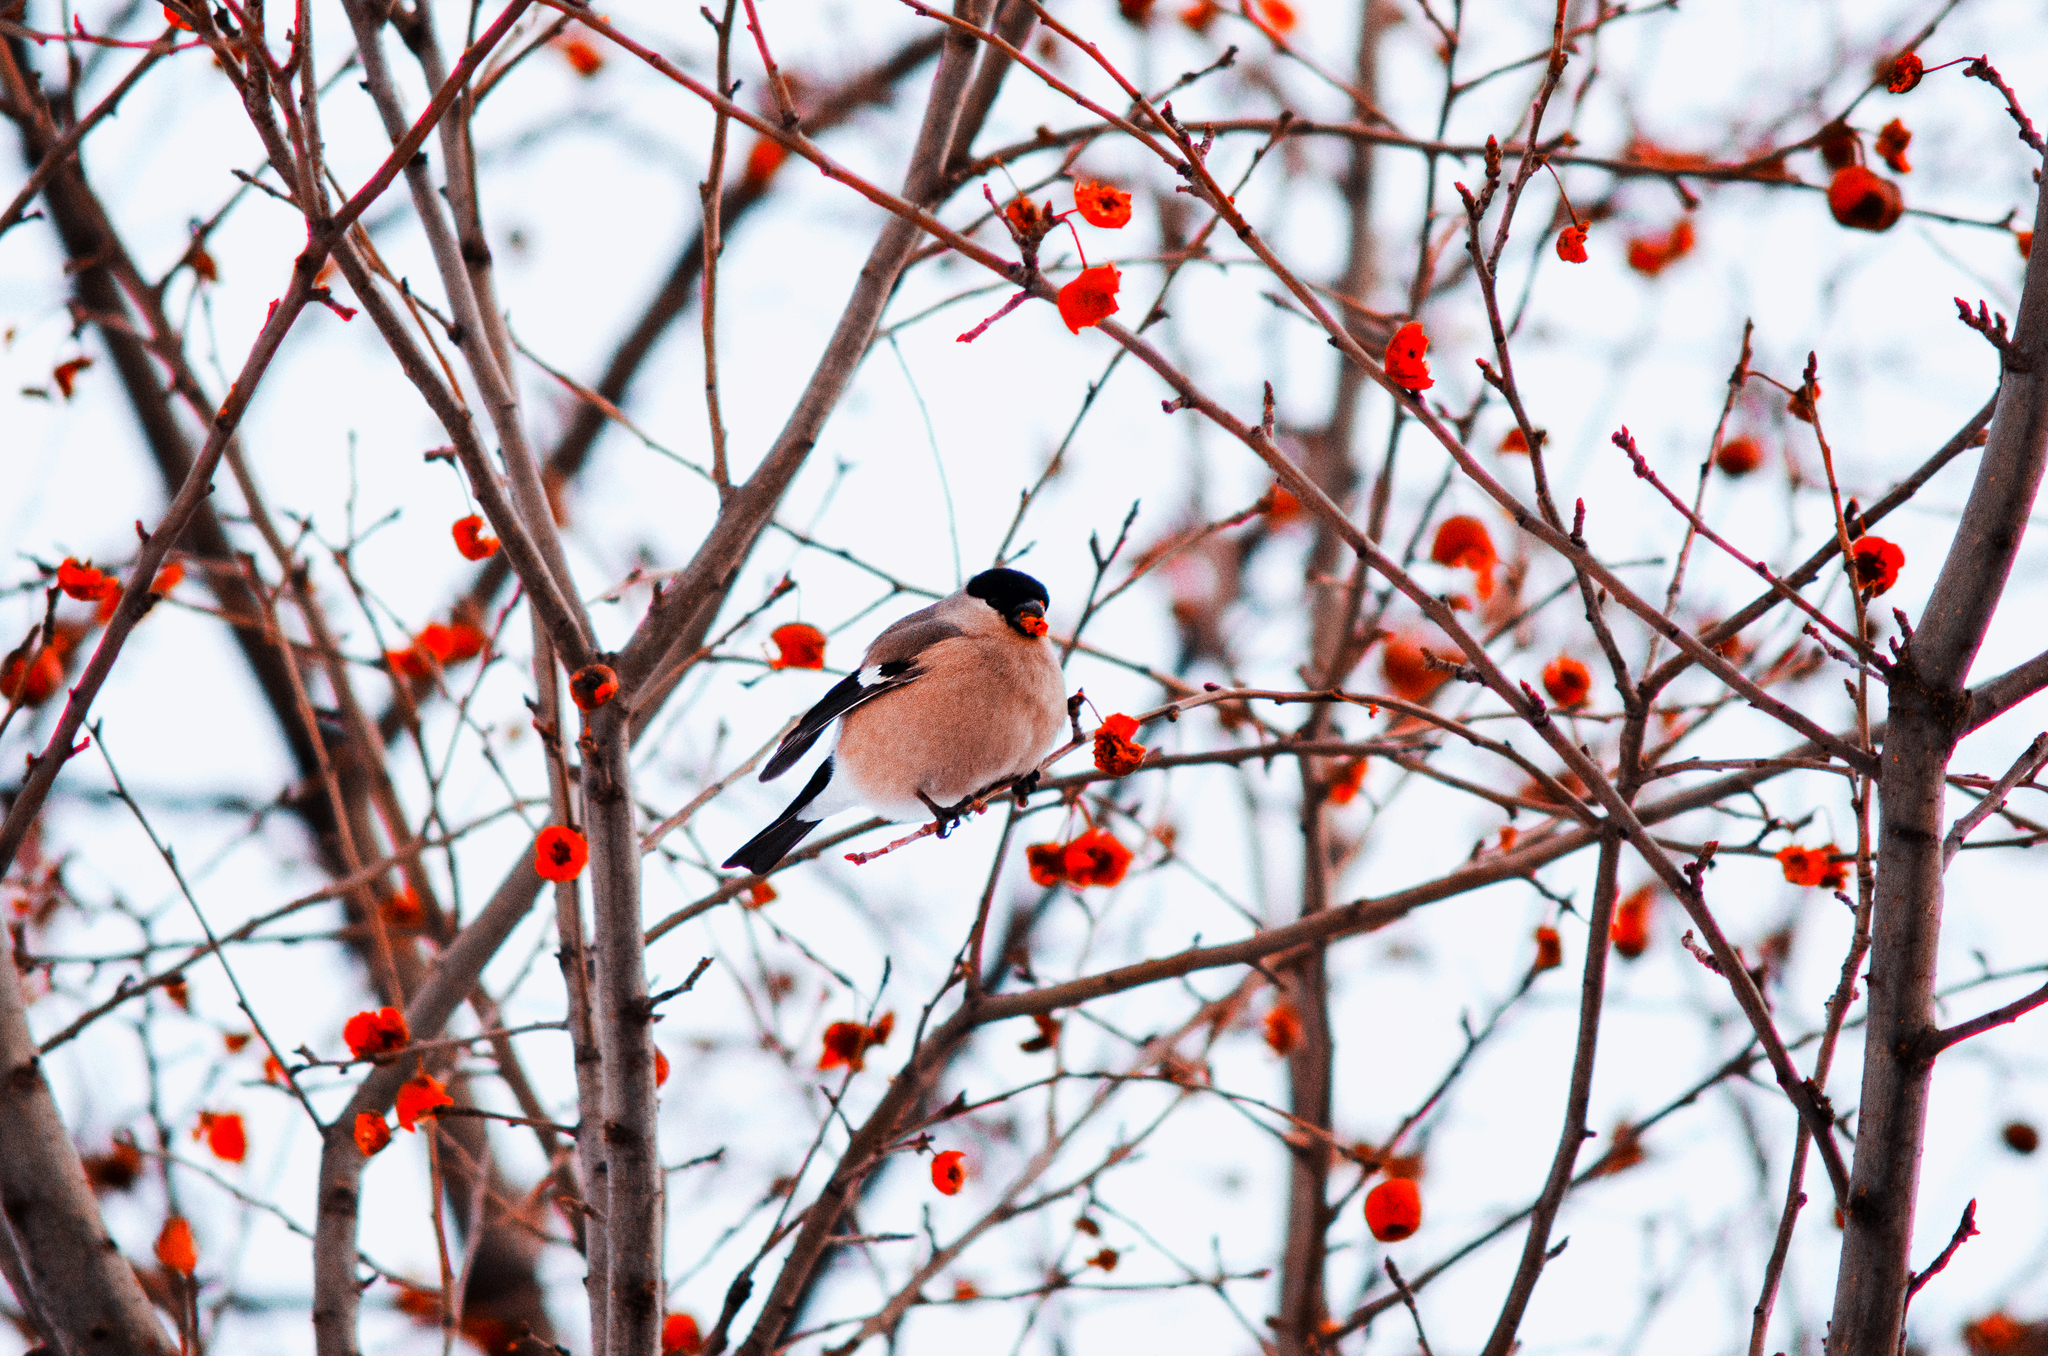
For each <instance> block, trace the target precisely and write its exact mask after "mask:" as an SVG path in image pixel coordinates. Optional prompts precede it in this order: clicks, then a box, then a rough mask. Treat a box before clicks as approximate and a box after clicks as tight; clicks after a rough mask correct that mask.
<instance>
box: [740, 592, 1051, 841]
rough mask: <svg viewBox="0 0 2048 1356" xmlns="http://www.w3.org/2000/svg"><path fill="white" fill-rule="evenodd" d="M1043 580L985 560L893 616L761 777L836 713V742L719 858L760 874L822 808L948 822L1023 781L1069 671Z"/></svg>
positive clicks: (811, 825)
mask: <svg viewBox="0 0 2048 1356" xmlns="http://www.w3.org/2000/svg"><path fill="white" fill-rule="evenodd" d="M1050 601H1051V599H1050V598H1049V596H1048V595H1047V594H1046V591H1045V585H1043V584H1041V583H1039V582H1038V581H1037V580H1036V579H1033V578H1032V577H1031V576H1030V575H1028V574H1025V573H1024V572H1023V571H1021V570H1012V569H1005V568H1001V567H998V568H996V569H992V570H983V571H982V572H981V573H980V574H977V575H975V576H974V578H972V579H970V580H968V581H967V583H966V584H965V585H964V586H963V587H962V588H961V589H960V591H959V592H958V593H955V594H952V595H950V596H949V597H945V598H941V599H940V600H939V601H938V602H936V603H933V604H932V605H931V606H930V607H925V608H920V609H918V610H917V611H916V612H913V613H911V614H910V615H909V616H907V617H903V618H901V619H899V620H898V621H896V622H894V623H892V624H891V625H890V626H889V627H888V628H887V629H886V630H884V631H883V632H882V634H880V635H879V636H876V637H875V640H874V643H873V644H871V645H869V646H868V649H867V653H866V654H865V655H863V656H862V657H861V661H860V667H859V668H858V669H856V670H854V671H853V672H852V673H850V674H848V675H847V676H846V677H845V678H842V679H841V680H840V681H839V683H838V685H837V686H835V687H833V689H832V690H831V691H829V692H827V693H826V694H825V696H824V698H823V700H821V701H820V702H819V703H818V704H817V705H816V706H813V707H812V708H811V709H810V710H809V711H807V712H805V713H804V716H803V719H801V720H799V721H798V722H797V723H796V728H794V729H793V730H791V731H790V732H789V733H788V734H786V735H784V736H783V738H782V742H781V743H780V744H779V745H777V747H776V749H775V753H774V755H773V756H772V757H770V758H769V760H768V763H767V766H765V767H763V768H762V769H761V776H760V779H761V780H762V781H764V782H768V781H773V780H775V779H776V778H777V777H779V776H781V775H782V774H783V773H785V772H787V771H789V769H790V768H791V767H793V766H794V765H795V764H796V762H797V760H798V759H800V758H802V757H803V756H804V754H805V753H806V752H808V751H809V750H810V748H811V746H812V745H813V744H815V743H817V742H818V739H819V737H820V736H821V735H823V734H824V733H825V729H826V727H827V726H829V725H831V724H832V722H833V721H835V720H836V721H838V722H839V733H838V737H837V741H836V743H835V745H834V747H833V750H832V752H831V754H830V755H829V756H827V757H826V759H825V761H824V762H822V763H820V764H819V765H818V770H817V771H816V772H814V773H813V774H811V779H810V781H809V782H808V783H806V784H805V786H804V789H803V790H802V791H801V792H799V793H798V794H797V797H796V799H795V800H793V801H791V802H790V803H789V808H788V809H786V810H784V811H783V812H782V813H781V815H779V816H778V817H777V818H776V819H775V821H774V822H773V823H771V824H769V825H768V827H767V828H765V829H763V830H761V831H760V832H759V833H757V834H755V835H754V836H753V837H752V838H750V839H748V840H747V842H746V844H745V845H744V846H742V847H741V848H740V849H739V851H737V852H735V853H733V854H732V856H730V857H728V858H727V859H726V861H725V865H726V867H727V869H731V868H734V867H744V868H746V869H747V870H749V871H752V872H754V873H755V874H756V875H766V874H767V873H768V872H769V871H771V870H772V869H774V867H775V864H776V863H777V862H780V861H781V860H782V859H783V858H784V857H786V856H788V855H789V853H790V852H791V851H792V850H793V849H794V848H795V847H796V845H797V844H798V843H800V842H802V841H803V839H804V836H805V835H806V834H808V833H809V832H810V831H811V830H812V829H815V828H816V827H818V825H819V824H821V823H823V822H824V821H825V819H826V818H828V817H829V816H831V815H834V814H837V813H838V812H839V811H841V810H846V809H851V808H852V807H854V806H857V805H865V806H867V807H868V808H870V809H872V810H874V811H876V812H878V813H880V814H883V815H886V816H887V817H889V818H890V819H893V820H906V819H918V818H921V817H923V816H924V815H925V814H930V815H932V816H933V817H934V819H935V820H936V821H937V822H938V823H939V824H940V825H941V826H942V827H950V826H951V824H952V823H953V822H955V821H957V820H958V819H959V817H960V815H961V814H962V813H963V812H964V811H965V810H966V808H967V806H968V805H969V804H970V803H972V801H973V800H974V798H975V797H977V796H978V795H981V794H983V793H986V792H988V791H990V790H992V789H994V788H995V787H996V786H998V785H1000V784H1001V783H1003V782H1005V781H1009V780H1011V779H1013V778H1015V779H1019V780H1020V783H1021V785H1022V789H1023V790H1025V791H1028V790H1029V783H1031V782H1035V781H1036V780H1037V772H1038V762H1039V759H1041V758H1042V757H1044V755H1045V753H1046V751H1047V750H1048V749H1050V748H1051V747H1052V745H1053V743H1054V742H1055V741H1056V740H1057V739H1058V738H1059V735H1060V730H1061V727H1062V726H1063V725H1064V724H1065V723H1066V719H1067V698H1066V681H1065V678H1064V676H1063V675H1062V674H1061V672H1060V662H1059V657H1058V655H1057V654H1055V653H1054V650H1053V646H1052V642H1051V641H1049V640H1047V639H1046V629H1047V628H1046V624H1045V608H1046V604H1047V603H1048V602H1050Z"/></svg>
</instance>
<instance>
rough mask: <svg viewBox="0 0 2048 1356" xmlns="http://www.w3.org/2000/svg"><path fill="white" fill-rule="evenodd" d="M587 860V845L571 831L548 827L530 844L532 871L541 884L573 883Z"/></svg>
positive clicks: (580, 873)
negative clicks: (553, 882) (547, 881)
mask: <svg viewBox="0 0 2048 1356" xmlns="http://www.w3.org/2000/svg"><path fill="white" fill-rule="evenodd" d="M589 860H590V844H589V843H588V842H587V841H585V840H584V837H583V835H582V834H580V833H578V832H576V830H574V829H568V828H564V827H562V826H561V825H560V824H550V825H548V826H547V827H546V828H544V829H542V830H541V831H540V833H539V835H538V836H536V837H535V838H534V840H533V869H534V870H535V871H536V872H538V873H539V875H540V878H541V879H542V880H551V881H556V882H561V881H568V880H575V879H576V878H577V877H578V876H580V875H582V874H583V867H584V865H585V863H587V862H589Z"/></svg>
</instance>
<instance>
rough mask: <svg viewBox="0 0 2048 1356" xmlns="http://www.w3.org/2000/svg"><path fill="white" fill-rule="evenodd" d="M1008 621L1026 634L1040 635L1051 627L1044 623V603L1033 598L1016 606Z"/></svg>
mask: <svg viewBox="0 0 2048 1356" xmlns="http://www.w3.org/2000/svg"><path fill="white" fill-rule="evenodd" d="M1010 623H1011V625H1013V626H1015V627H1016V628H1017V629H1018V630H1019V631H1022V632H1023V633H1024V634H1025V635H1027V636H1042V635H1044V634H1045V633H1046V632H1048V631H1050V630H1051V629H1052V628H1051V627H1050V626H1047V625H1046V624H1045V604H1043V603H1041V602H1037V601H1035V600H1034V601H1032V602H1028V603H1026V604H1024V605H1023V606H1022V607H1020V608H1018V609H1017V611H1016V612H1015V613H1014V614H1012V615H1011V617H1010Z"/></svg>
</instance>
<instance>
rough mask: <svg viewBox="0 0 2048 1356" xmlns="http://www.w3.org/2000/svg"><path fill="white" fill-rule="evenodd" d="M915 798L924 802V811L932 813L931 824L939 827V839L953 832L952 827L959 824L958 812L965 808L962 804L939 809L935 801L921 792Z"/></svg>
mask: <svg viewBox="0 0 2048 1356" xmlns="http://www.w3.org/2000/svg"><path fill="white" fill-rule="evenodd" d="M917 798H918V799H919V800H921V801H923V802H924V808H925V809H927V810H930V811H931V812H932V823H934V824H936V825H938V826H939V827H938V833H939V837H941V838H944V837H945V836H946V835H947V834H949V833H951V832H953V826H954V825H955V824H958V823H959V822H960V812H961V811H962V810H963V809H964V808H965V805H964V803H963V804H962V805H955V806H952V807H951V808H941V807H940V805H939V803H938V802H937V801H935V800H933V799H932V798H931V797H930V796H927V795H926V794H925V793H924V792H922V791H920V792H918V793H917Z"/></svg>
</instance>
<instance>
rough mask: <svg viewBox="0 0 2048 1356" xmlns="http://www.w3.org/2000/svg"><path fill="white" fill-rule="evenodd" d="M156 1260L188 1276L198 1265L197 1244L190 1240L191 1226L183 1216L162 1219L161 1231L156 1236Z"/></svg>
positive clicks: (169, 1268)
mask: <svg viewBox="0 0 2048 1356" xmlns="http://www.w3.org/2000/svg"><path fill="white" fill-rule="evenodd" d="M156 1260H157V1261H159V1262H161V1263H163V1265H164V1269H165V1270H167V1271H175V1272H177V1273H178V1274H180V1275H182V1276H190V1275H191V1274H192V1272H193V1269H194V1268H196V1267H197V1266H198V1265H199V1245H198V1244H196V1243H194V1242H193V1241H192V1226H191V1225H190V1224H188V1223H186V1222H185V1220H184V1218H183V1216H180V1215H173V1216H171V1217H170V1218H169V1219H167V1220H165V1221H164V1227H163V1232H161V1233H159V1234H158V1235H157V1236H156Z"/></svg>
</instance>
